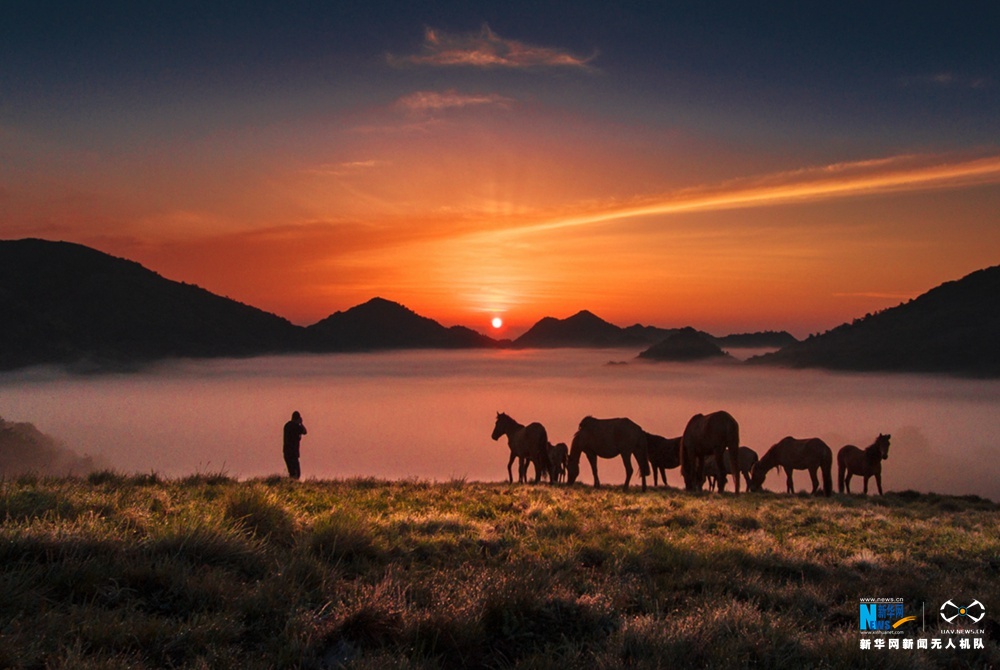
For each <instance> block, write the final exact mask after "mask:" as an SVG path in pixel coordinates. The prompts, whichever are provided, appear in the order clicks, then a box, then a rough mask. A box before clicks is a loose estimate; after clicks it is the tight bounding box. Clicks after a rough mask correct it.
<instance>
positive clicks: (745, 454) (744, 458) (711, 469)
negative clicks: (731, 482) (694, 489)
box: [705, 447, 758, 491]
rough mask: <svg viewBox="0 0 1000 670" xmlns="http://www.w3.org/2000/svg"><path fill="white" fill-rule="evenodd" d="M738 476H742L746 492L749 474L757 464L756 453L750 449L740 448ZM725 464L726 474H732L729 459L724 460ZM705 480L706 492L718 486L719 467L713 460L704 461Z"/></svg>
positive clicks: (748, 488) (748, 487)
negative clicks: (706, 484)
mask: <svg viewBox="0 0 1000 670" xmlns="http://www.w3.org/2000/svg"><path fill="white" fill-rule="evenodd" d="M739 454H740V467H739V471H740V474H741V475H743V479H744V481H746V484H747V490H748V491H749V490H750V473H751V471H752V470H753V466H754V465H756V464H757V460H758V458H757V452H756V451H754V450H753V449H751V448H750V447H740V451H739ZM725 463H726V474H728V475H731V474H733V464H732V461H731V460H730V459H729V458H726V459H725ZM705 478H706V479H708V490H709V491H714V490H715V487H716V485H717V484H718V481H717V480H718V478H719V466H718V464H717V463H716V462H715V460H714V459H711V458H710V459H708V460H707V461H705Z"/></svg>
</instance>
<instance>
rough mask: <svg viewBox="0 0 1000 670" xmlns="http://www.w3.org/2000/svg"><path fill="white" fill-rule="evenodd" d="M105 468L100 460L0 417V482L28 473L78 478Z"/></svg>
mask: <svg viewBox="0 0 1000 670" xmlns="http://www.w3.org/2000/svg"><path fill="white" fill-rule="evenodd" d="M104 467H107V464H105V463H104V462H102V461H101V460H100V459H94V458H93V457H90V456H80V455H78V454H76V453H75V452H73V451H72V450H71V449H69V448H67V447H66V446H65V445H63V444H61V443H59V442H58V441H57V440H55V439H53V438H52V437H49V436H48V435H46V434H44V433H43V432H41V431H40V430H38V429H37V428H35V426H34V425H33V424H30V423H15V422H11V421H5V420H4V419H3V417H0V479H5V478H13V477H16V476H18V475H24V474H27V473H35V474H40V475H71V474H78V475H80V474H88V473H90V472H92V471H94V470H99V469H101V468H104Z"/></svg>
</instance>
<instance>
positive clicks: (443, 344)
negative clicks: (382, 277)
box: [306, 298, 497, 351]
mask: <svg viewBox="0 0 1000 670" xmlns="http://www.w3.org/2000/svg"><path fill="white" fill-rule="evenodd" d="M306 333H307V336H308V338H309V346H310V348H311V349H313V350H315V351H367V350H374V349H401V348H437V349H462V348H474V347H491V346H497V342H496V341H495V340H493V339H491V338H489V337H486V336H485V335H480V334H479V333H477V332H475V331H474V330H471V329H469V328H465V327H463V326H453V327H451V328H446V327H445V326H442V325H441V324H440V323H438V322H437V321H434V320H433V319H429V318H427V317H425V316H420V315H419V314H417V313H416V312H414V311H412V310H410V309H408V308H406V307H404V306H403V305H400V304H399V303H396V302H392V301H390V300H385V299H383V298H372V299H371V300H369V301H368V302H366V303H364V304H362V305H358V306H356V307H352V308H350V309H348V310H346V311H343V312H335V313H334V314H331V315H330V316H328V317H327V318H325V319H323V320H322V321H320V322H318V323H315V324H313V325H311V326H309V327H308V328H306Z"/></svg>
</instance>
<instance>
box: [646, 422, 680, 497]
mask: <svg viewBox="0 0 1000 670" xmlns="http://www.w3.org/2000/svg"><path fill="white" fill-rule="evenodd" d="M680 447H681V438H679V437H670V438H667V437H663V436H661V435H653V434H652V433H646V451H647V453H648V454H649V464H650V465H651V466H652V467H653V486H657V485H658V484H659V482H658V481H657V474H659V477H660V478H662V479H663V485H664V486H666V487H668V488H669V486H670V484H668V483H667V470H670V469H673V468H676V467H678V466H679V465H680V464H681V453H680Z"/></svg>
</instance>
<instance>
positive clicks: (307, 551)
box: [0, 472, 1000, 670]
mask: <svg viewBox="0 0 1000 670" xmlns="http://www.w3.org/2000/svg"><path fill="white" fill-rule="evenodd" d="M998 573H1000V506H998V505H996V504H994V503H992V502H990V501H987V500H983V499H980V498H976V497H948V496H939V495H935V494H917V493H913V492H903V493H897V494H889V495H886V496H884V497H871V498H860V497H847V496H834V497H833V498H831V499H822V498H812V497H807V496H786V495H775V494H759V495H741V496H739V497H734V496H732V495H723V496H720V495H717V494H712V495H709V494H688V493H684V492H679V491H676V490H662V489H661V490H656V491H649V492H647V493H640V492H638V491H629V492H622V491H621V490H619V489H617V488H606V489H601V490H594V489H592V488H590V487H583V486H575V487H549V486H544V485H543V486H508V485H506V484H480V483H468V482H464V481H461V480H455V481H451V482H446V483H441V484H433V483H428V482H422V481H396V482H386V481H380V480H375V479H358V480H347V481H306V482H301V483H294V482H290V481H286V480H285V479H281V478H277V477H274V478H268V479H263V480H254V481H248V482H240V481H236V480H233V479H230V478H228V477H225V476H222V475H201V476H197V477H189V478H186V479H182V480H167V479H164V478H161V477H158V476H156V475H140V476H124V475H119V474H116V473H113V472H103V473H97V474H95V475H91V476H90V477H88V478H86V479H74V478H65V479H45V478H38V477H24V478H21V479H14V480H5V481H0V667H11V668H162V667H169V668H247V669H252V668H336V667H351V668H378V669H379V670H388V669H389V668H436V667H445V668H467V667H486V668H505V667H530V668H561V667H567V666H584V667H596V668H619V667H629V668H669V667H720V668H722V667H724V668H784V667H815V668H827V667H828V668H841V667H842V668H855V667H873V668H874V667H878V668H914V667H916V668H920V667H995V666H998V665H1000V649H998V647H997V641H998V639H1000V626H998V625H997V624H996V622H995V621H996V619H995V616H996V611H997V610H996V608H1000V579H998ZM888 596H891V597H901V598H904V599H905V600H906V602H907V607H908V608H910V609H911V611H908V613H915V612H913V611H912V608H913V607H917V608H919V603H927V608H928V622H929V623H930V622H931V619H933V628H934V630H936V626H937V620H936V619H937V618H936V612H935V611H934V609H935V608H936V607H938V606H940V604H941V603H943V602H944V601H946V600H948V599H954V598H957V597H958V598H968V599H970V600H971V599H972V598H976V599H978V600H980V601H981V602H982V603H984V604H986V607H987V618H986V619H985V620H984V621H983V622H981V623H980V624H979V626H981V627H984V628H985V629H986V631H987V634H986V635H985V636H984V637H985V638H986V649H984V650H979V651H881V652H879V651H862V650H860V649H859V637H860V636H859V634H858V631H857V629H858V603H859V599H860V598H862V597H888ZM917 612H919V610H917ZM936 634H937V633H933V632H931V631H928V632H927V633H926V634H925V636H933V635H936ZM914 636H916V634H914Z"/></svg>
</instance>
